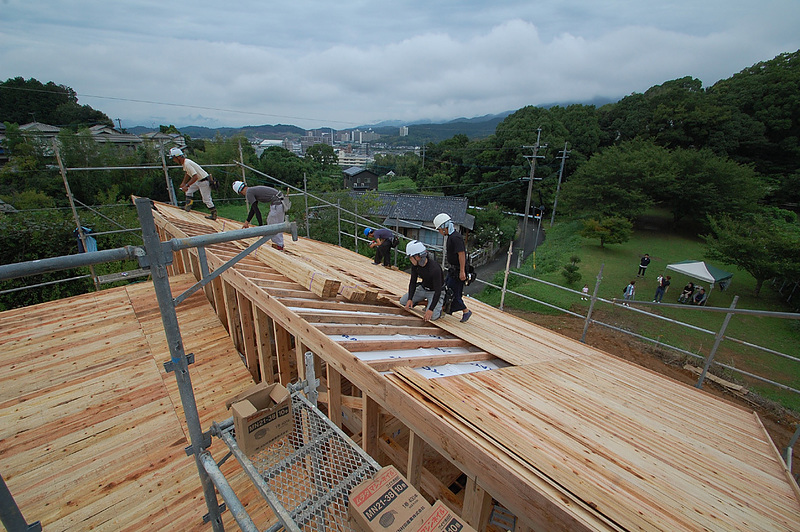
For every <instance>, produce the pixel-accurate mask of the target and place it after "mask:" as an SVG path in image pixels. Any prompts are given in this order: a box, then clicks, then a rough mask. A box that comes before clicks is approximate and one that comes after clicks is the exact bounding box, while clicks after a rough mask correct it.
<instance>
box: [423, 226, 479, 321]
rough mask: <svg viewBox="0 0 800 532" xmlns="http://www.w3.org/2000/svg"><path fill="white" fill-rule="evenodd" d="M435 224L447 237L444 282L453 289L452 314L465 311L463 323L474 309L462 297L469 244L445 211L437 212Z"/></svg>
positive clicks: (462, 317)
mask: <svg viewBox="0 0 800 532" xmlns="http://www.w3.org/2000/svg"><path fill="white" fill-rule="evenodd" d="M433 226H434V227H435V228H436V230H437V231H439V234H441V235H443V236H444V237H445V238H446V239H447V243H446V246H445V259H446V261H447V277H446V278H445V281H444V282H445V285H446V286H449V287H450V288H451V289H452V290H453V302H452V304H451V305H450V314H452V313H453V312H458V311H459V310H461V311H463V312H462V313H461V323H464V322H466V321H467V320H468V319H469V318H470V317H471V316H472V311H471V310H469V309H468V308H467V305H466V304H465V303H464V300H463V298H462V294H463V293H464V281H466V280H467V246H466V244H465V243H464V237H463V236H461V233H459V232H458V231H456V228H455V225H453V220H452V219H451V218H450V215H449V214H447V213H444V212H442V213H439V214H437V215H436V217H435V218H434V219H433Z"/></svg>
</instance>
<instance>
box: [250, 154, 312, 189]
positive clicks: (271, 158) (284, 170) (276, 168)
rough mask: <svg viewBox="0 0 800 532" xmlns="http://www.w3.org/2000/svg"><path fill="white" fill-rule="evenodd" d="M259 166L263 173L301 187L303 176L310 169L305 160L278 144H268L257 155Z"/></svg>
mask: <svg viewBox="0 0 800 532" xmlns="http://www.w3.org/2000/svg"><path fill="white" fill-rule="evenodd" d="M259 167H260V170H261V171H262V172H264V173H265V174H268V175H271V176H273V177H275V178H276V179H280V180H281V181H284V182H286V183H289V184H290V185H293V186H296V187H298V188H302V187H303V176H304V175H306V174H308V173H310V172H311V171H312V168H311V165H310V164H309V162H308V161H307V160H305V159H301V158H300V157H298V156H297V155H295V154H294V153H292V152H290V151H289V150H287V149H285V148H281V147H280V146H270V147H269V148H267V149H266V150H264V151H263V152H262V153H261V157H259ZM316 190H319V189H316Z"/></svg>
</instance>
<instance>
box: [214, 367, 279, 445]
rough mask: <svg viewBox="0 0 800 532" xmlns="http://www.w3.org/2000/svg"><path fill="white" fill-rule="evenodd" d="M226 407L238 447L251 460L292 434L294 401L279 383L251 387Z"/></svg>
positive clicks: (227, 403) (228, 402)
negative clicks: (269, 446)
mask: <svg viewBox="0 0 800 532" xmlns="http://www.w3.org/2000/svg"><path fill="white" fill-rule="evenodd" d="M225 404H226V406H227V407H228V408H230V409H231V411H232V412H233V426H234V428H235V429H236V444H237V445H238V446H239V448H240V449H241V450H242V452H243V453H244V454H245V455H246V456H251V455H253V454H255V453H257V452H258V451H260V450H261V449H263V448H264V447H267V446H268V445H270V444H271V443H273V442H274V441H276V440H277V439H279V438H281V437H283V436H285V435H286V434H288V433H289V432H290V431H291V430H292V426H293V423H294V417H293V416H292V398H291V396H290V394H289V390H287V389H286V388H285V387H283V386H282V385H281V384H279V383H275V384H266V383H263V382H262V383H260V384H256V385H254V386H251V387H250V388H248V389H247V390H245V391H244V392H242V393H240V394H239V395H237V396H236V397H234V398H233V399H229V400H228V401H227V402H226V403H225Z"/></svg>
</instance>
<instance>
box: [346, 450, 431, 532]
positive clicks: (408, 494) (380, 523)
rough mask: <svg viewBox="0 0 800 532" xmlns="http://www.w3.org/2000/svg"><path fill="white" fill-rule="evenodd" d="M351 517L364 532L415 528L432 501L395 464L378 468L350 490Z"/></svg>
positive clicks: (400, 530) (402, 530) (395, 531)
mask: <svg viewBox="0 0 800 532" xmlns="http://www.w3.org/2000/svg"><path fill="white" fill-rule="evenodd" d="M349 507H350V509H349V512H350V521H351V524H353V525H355V528H357V529H359V530H362V531H364V532H411V531H412V530H415V528H414V524H415V523H416V521H417V520H418V519H419V518H420V516H421V515H422V514H423V513H424V512H425V511H427V510H428V509H429V508H430V505H429V504H428V501H426V500H425V498H424V497H423V496H422V495H421V494H420V493H419V492H418V491H417V490H416V489H415V488H414V486H412V485H410V484H409V483H408V481H407V480H406V479H405V477H403V475H401V474H400V472H399V471H397V469H396V468H395V467H394V466H387V467H384V468H383V469H381V470H380V471H378V472H377V473H376V474H375V476H374V477H373V478H372V479H371V480H366V481H364V482H362V483H361V484H359V485H358V486H356V487H355V488H353V490H352V491H351V492H350V505H349Z"/></svg>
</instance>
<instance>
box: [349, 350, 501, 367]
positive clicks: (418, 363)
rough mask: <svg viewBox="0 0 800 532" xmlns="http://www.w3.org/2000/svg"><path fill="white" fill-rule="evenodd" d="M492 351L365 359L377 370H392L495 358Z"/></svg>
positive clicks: (366, 362)
mask: <svg viewBox="0 0 800 532" xmlns="http://www.w3.org/2000/svg"><path fill="white" fill-rule="evenodd" d="M494 359H495V357H494V355H492V354H491V353H487V352H485V351H472V352H469V353H459V354H455V355H431V356H421V357H406V358H382V359H380V360H365V361H364V363H365V364H367V365H369V367H371V368H372V369H374V370H375V371H392V370H393V369H394V368H401V367H404V366H410V367H413V368H419V367H422V366H444V365H445V364H463V363H465V362H480V361H483V360H494Z"/></svg>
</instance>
